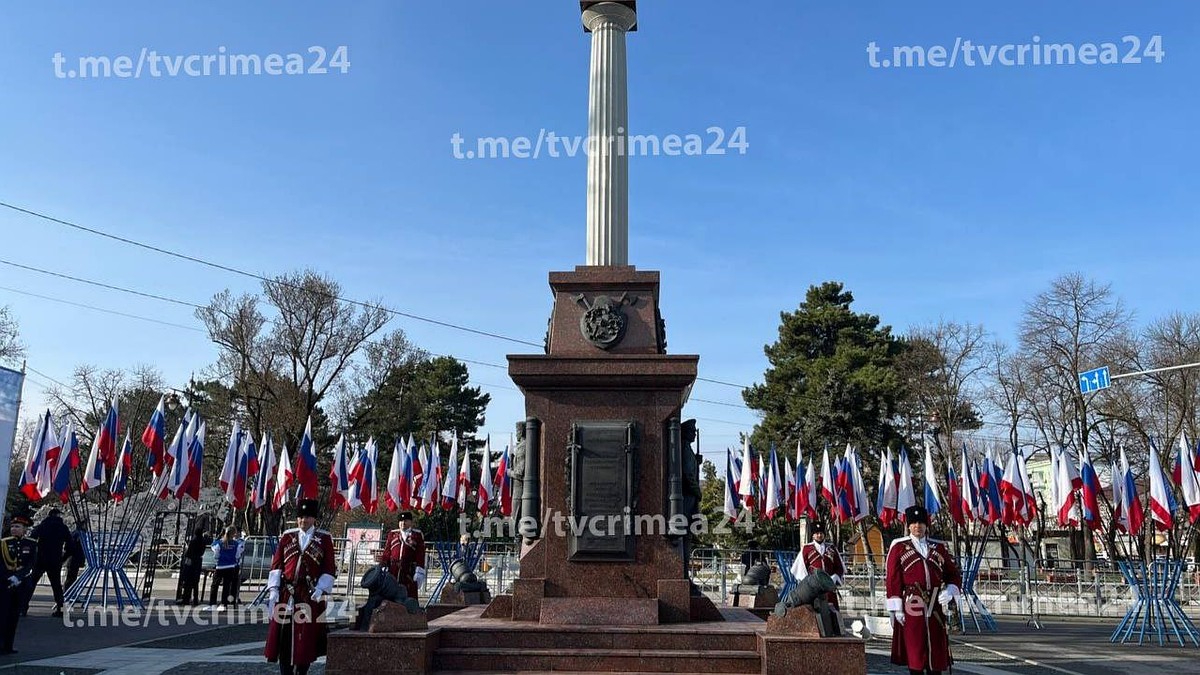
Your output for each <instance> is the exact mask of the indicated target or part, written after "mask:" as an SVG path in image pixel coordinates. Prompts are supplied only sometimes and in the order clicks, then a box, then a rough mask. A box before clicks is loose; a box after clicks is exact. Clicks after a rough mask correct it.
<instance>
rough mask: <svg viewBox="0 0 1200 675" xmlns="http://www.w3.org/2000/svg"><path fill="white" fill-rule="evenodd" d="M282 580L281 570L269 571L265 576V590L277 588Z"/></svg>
mask: <svg viewBox="0 0 1200 675" xmlns="http://www.w3.org/2000/svg"><path fill="white" fill-rule="evenodd" d="M282 580H283V570H271V573H270V574H268V575H267V588H279V582H280V581H282Z"/></svg>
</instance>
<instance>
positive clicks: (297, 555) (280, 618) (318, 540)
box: [264, 529, 337, 666]
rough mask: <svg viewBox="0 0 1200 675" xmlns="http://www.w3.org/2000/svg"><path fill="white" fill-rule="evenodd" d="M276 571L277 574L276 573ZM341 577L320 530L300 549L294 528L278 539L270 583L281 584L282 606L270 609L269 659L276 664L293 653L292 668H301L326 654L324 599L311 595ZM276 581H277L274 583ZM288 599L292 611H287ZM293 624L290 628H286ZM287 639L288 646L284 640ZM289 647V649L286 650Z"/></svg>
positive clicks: (327, 536) (328, 537) (328, 538)
mask: <svg viewBox="0 0 1200 675" xmlns="http://www.w3.org/2000/svg"><path fill="white" fill-rule="evenodd" d="M277 573H278V574H277ZM336 576H337V560H336V559H335V558H334V553H333V537H332V536H331V535H330V534H329V533H328V532H326V531H324V530H316V531H314V532H313V534H312V538H311V539H310V540H309V541H308V546H306V547H305V548H303V549H301V548H300V530H298V529H293V530H288V531H286V532H284V533H283V536H281V537H280V538H279V547H278V548H276V549H275V558H274V559H273V560H272V561H271V579H270V581H268V585H273V584H275V583H278V588H279V602H278V603H276V605H275V606H274V607H273V608H272V614H271V622H270V624H269V628H268V629H267V646H266V649H265V650H264V653H265V655H266V657H267V660H268V661H272V662H274V661H278V660H279V658H280V655H281V654H288V653H290V654H291V657H290V661H291V663H292V664H293V665H298V666H303V665H307V664H310V663H312V662H313V661H316V660H317V657H320V656H324V655H325V636H326V631H327V630H328V628H327V626H326V624H325V623H324V618H325V617H324V614H325V599H324V596H322V598H321V599H320V600H313V599H312V595H313V591H314V590H315V589H316V588H317V587H318V586H320V587H321V589H322V591H323V592H325V593H328V592H329V591H330V590H332V589H333V581H334V578H335V577H336ZM276 577H278V582H276V581H275V579H276ZM289 601H291V602H292V609H291V610H290V611H289V610H288V609H287V606H288V603H289ZM288 626H290V627H291V630H290V631H287V630H285V628H286V627H288ZM285 638H289V639H290V642H289V644H288V645H285V644H284V639H285ZM289 645H290V650H289V649H288V646H289Z"/></svg>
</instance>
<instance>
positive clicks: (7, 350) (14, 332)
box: [0, 306, 25, 363]
mask: <svg viewBox="0 0 1200 675" xmlns="http://www.w3.org/2000/svg"><path fill="white" fill-rule="evenodd" d="M24 356H25V345H23V344H21V338H20V330H19V326H18V325H17V319H16V317H14V316H13V315H12V312H11V311H9V309H8V307H7V306H0V363H16V362H17V361H20V360H21V358H23V357H24Z"/></svg>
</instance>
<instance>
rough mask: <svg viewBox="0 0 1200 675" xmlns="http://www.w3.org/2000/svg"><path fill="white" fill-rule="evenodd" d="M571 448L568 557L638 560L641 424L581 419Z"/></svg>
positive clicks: (572, 439)
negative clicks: (635, 524)
mask: <svg viewBox="0 0 1200 675" xmlns="http://www.w3.org/2000/svg"><path fill="white" fill-rule="evenodd" d="M568 450H569V451H568V453H567V473H568V477H567V484H568V485H569V486H570V490H569V492H568V493H567V502H568V504H567V507H568V508H567V516H568V517H567V518H566V523H565V524H564V527H565V529H566V534H567V540H568V542H569V548H568V558H569V559H570V560H575V561H602V560H613V561H632V560H633V559H634V538H633V533H632V525H631V523H632V518H633V514H634V513H635V512H636V507H637V504H636V502H635V499H634V495H636V494H637V490H636V477H635V476H634V466H635V464H634V456H635V454H636V452H637V426H636V425H635V424H634V423H633V422H628V421H611V422H608V421H606V422H576V423H574V424H573V425H572V426H571V438H570V443H569V447H568Z"/></svg>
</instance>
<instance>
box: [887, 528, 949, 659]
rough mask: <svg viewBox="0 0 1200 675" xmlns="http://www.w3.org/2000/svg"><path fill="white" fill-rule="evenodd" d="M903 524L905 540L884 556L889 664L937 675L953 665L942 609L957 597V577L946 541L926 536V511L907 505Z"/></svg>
mask: <svg viewBox="0 0 1200 675" xmlns="http://www.w3.org/2000/svg"><path fill="white" fill-rule="evenodd" d="M904 522H906V523H908V534H909V536H907V537H900V538H899V539H897V540H895V541H893V542H892V547H891V548H890V549H888V556H887V608H888V611H889V612H891V614H892V663H895V664H897V665H901V666H907V667H908V670H909V672H910V673H916V674H925V675H928V674H934V675H936V674H938V673H941V672H942V671H943V670H946V669H947V668H949V667H950V664H951V663H953V662H954V659H953V658H952V657H951V655H950V636H949V632H948V630H947V619H946V612H945V610H944V606H945V605H946V604H947V603H948V602H950V601H951V600H953V599H956V598H958V597H959V596H960V595H962V593H961V591H959V589H958V586H959V584H961V583H962V574H961V573H960V572H959V569H958V563H957V562H955V560H954V555H953V554H952V553H950V548H949V547H948V546H946V542H944V541H940V540H937V539H930V538H928V537H927V536H926V534H927V533H928V530H929V512H928V511H926V510H925V509H924V508H923V507H920V506H911V507H909V508H908V509H906V510H905V511H904Z"/></svg>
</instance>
